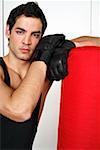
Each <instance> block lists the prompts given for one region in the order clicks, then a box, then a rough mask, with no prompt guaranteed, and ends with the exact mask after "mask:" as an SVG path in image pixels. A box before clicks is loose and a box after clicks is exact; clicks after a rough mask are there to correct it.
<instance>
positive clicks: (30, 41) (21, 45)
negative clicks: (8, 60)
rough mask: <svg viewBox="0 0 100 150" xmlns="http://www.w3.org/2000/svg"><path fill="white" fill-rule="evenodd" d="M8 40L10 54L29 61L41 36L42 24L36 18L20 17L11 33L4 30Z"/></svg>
mask: <svg viewBox="0 0 100 150" xmlns="http://www.w3.org/2000/svg"><path fill="white" fill-rule="evenodd" d="M6 33H7V37H8V38H9V49H10V54H11V55H13V56H14V57H17V58H18V59H21V60H29V59H30V57H31V56H32V54H33V52H34V50H35V47H36V45H37V44H38V42H39V40H40V38H41V34H42V23H41V20H40V19H38V18H33V17H25V16H20V17H19V18H18V19H17V20H16V23H15V24H14V26H13V28H12V30H11V33H10V31H9V26H7V29H6Z"/></svg>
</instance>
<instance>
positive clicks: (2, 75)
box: [0, 65, 4, 81]
mask: <svg viewBox="0 0 100 150" xmlns="http://www.w3.org/2000/svg"><path fill="white" fill-rule="evenodd" d="M1 80H2V81H3V80H4V71H3V68H2V66H1V65H0V81H1Z"/></svg>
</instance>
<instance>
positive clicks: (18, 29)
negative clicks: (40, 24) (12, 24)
mask: <svg viewBox="0 0 100 150" xmlns="http://www.w3.org/2000/svg"><path fill="white" fill-rule="evenodd" d="M16 29H18V30H22V31H25V29H23V28H19V27H18V28H16Z"/></svg>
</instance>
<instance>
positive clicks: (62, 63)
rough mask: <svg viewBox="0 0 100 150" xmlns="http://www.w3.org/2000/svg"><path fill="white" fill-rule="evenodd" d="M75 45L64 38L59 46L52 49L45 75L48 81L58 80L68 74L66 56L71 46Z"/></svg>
mask: <svg viewBox="0 0 100 150" xmlns="http://www.w3.org/2000/svg"><path fill="white" fill-rule="evenodd" d="M74 47H76V46H75V44H74V43H73V42H72V41H70V40H65V42H64V44H63V45H62V46H61V47H60V48H56V49H55V50H54V53H53V56H52V58H51V61H50V64H49V66H48V71H47V77H48V79H49V80H50V81H54V80H56V81H59V80H62V79H64V78H65V77H66V76H67V75H68V67H67V63H66V62H67V58H68V55H69V52H70V50H71V49H72V48H74Z"/></svg>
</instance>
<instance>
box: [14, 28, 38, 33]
mask: <svg viewBox="0 0 100 150" xmlns="http://www.w3.org/2000/svg"><path fill="white" fill-rule="evenodd" d="M16 29H18V30H21V31H26V30H25V29H23V28H20V27H18V28H16ZM34 33H41V31H33V32H32V34H34Z"/></svg>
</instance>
